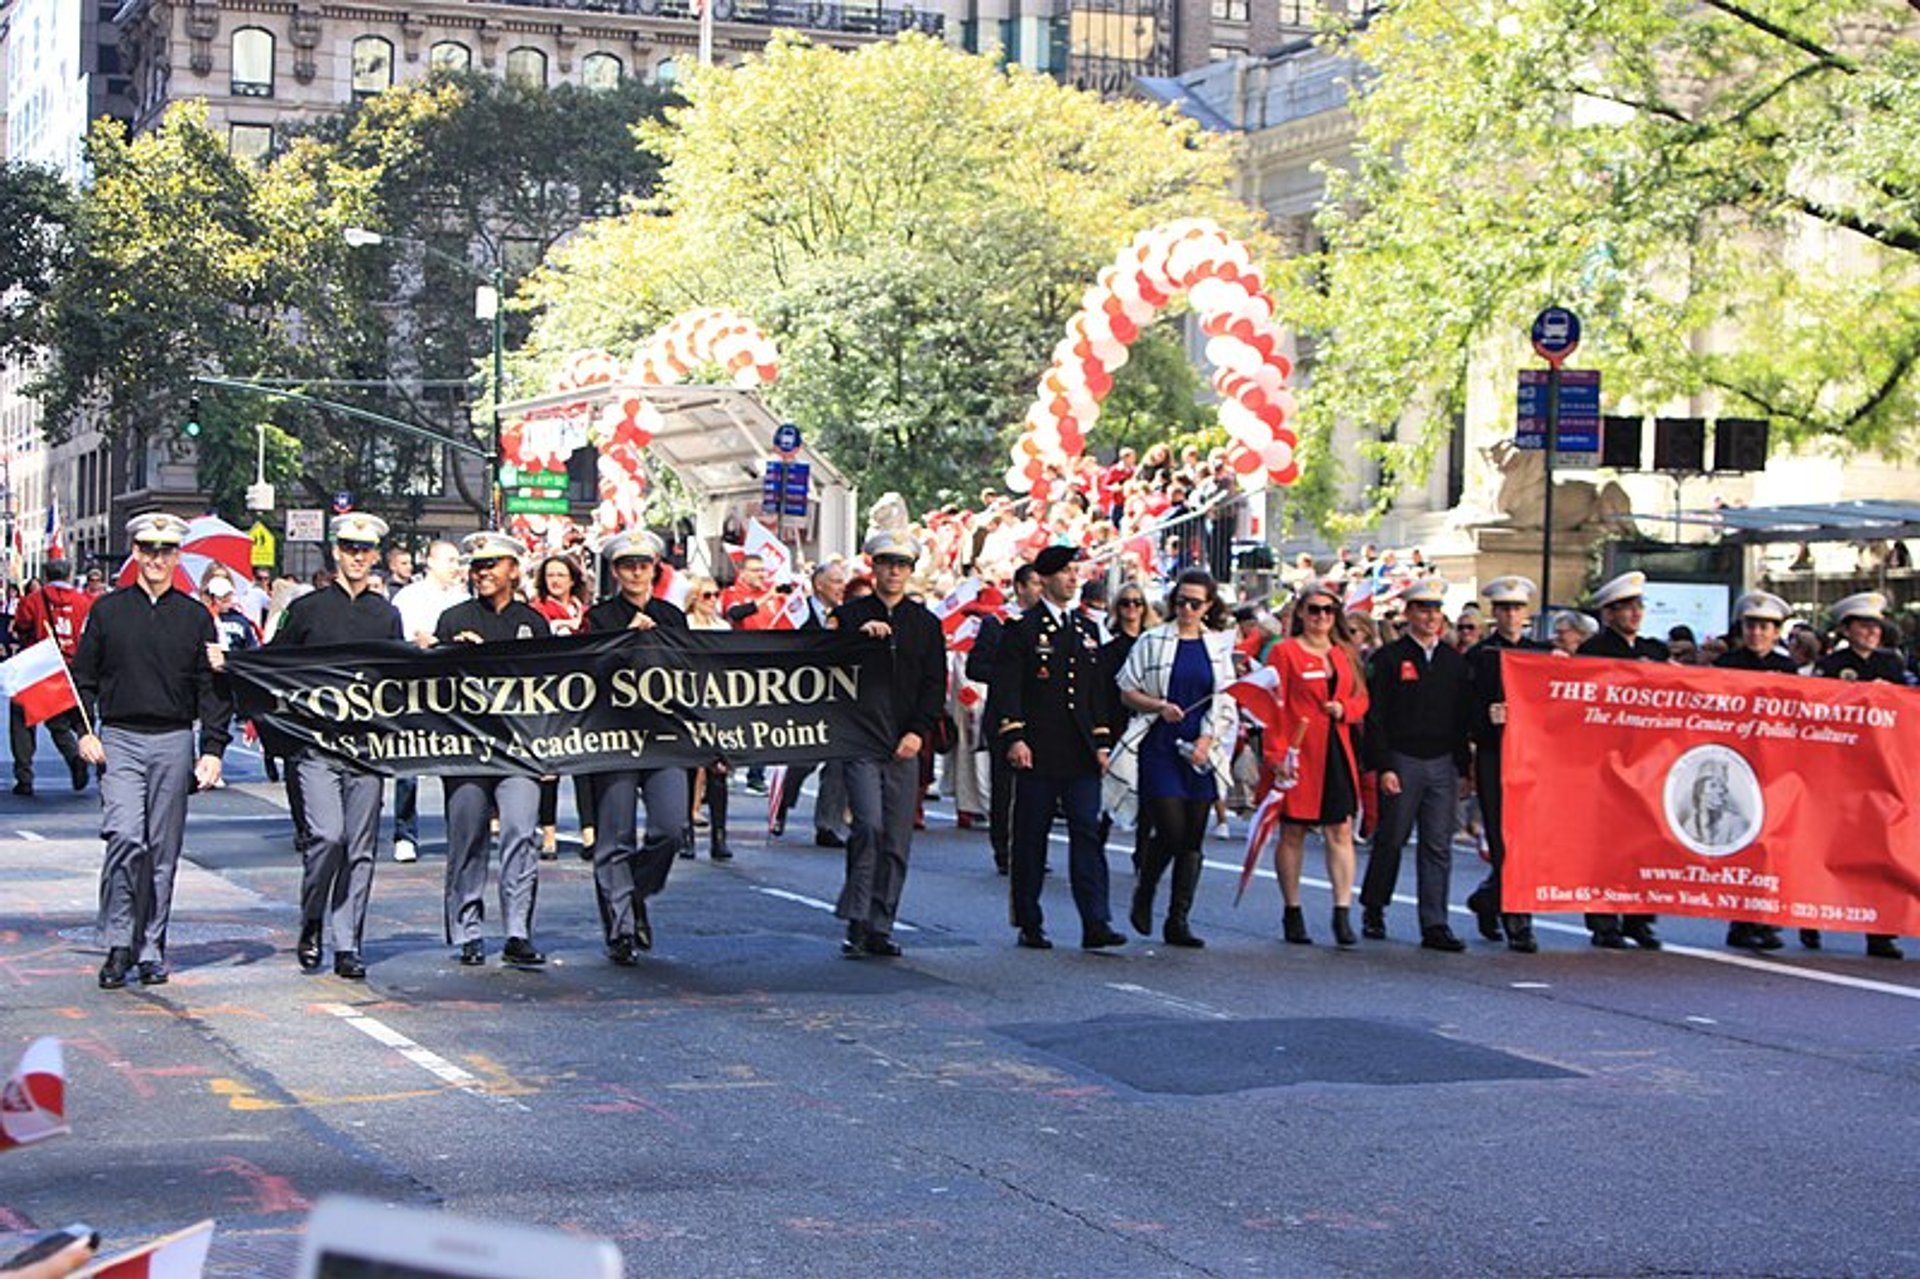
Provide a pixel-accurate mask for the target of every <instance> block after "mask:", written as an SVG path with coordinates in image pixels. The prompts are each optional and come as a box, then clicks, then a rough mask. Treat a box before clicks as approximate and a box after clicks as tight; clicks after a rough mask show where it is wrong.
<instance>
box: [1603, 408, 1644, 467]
mask: <svg viewBox="0 0 1920 1279" xmlns="http://www.w3.org/2000/svg"><path fill="white" fill-rule="evenodd" d="M1601 425H1602V426H1603V427H1604V428H1605V432H1604V434H1602V435H1601V436H1600V465H1602V466H1606V467H1611V468H1613V469H1614V470H1616V471H1637V470H1639V469H1640V457H1641V450H1640V431H1641V426H1642V423H1641V420H1640V419H1639V418H1637V417H1614V416H1611V415H1610V416H1608V417H1605V418H1602V419H1601Z"/></svg>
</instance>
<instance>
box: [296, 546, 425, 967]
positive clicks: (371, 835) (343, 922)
mask: <svg viewBox="0 0 1920 1279" xmlns="http://www.w3.org/2000/svg"><path fill="white" fill-rule="evenodd" d="M386 535H387V524H386V521H385V520H382V519H380V518H379V517H378V516H374V515H367V514H365V513H363V512H359V511H350V512H348V513H347V514H345V515H339V516H335V517H334V521H333V563H334V575H333V583H332V585H330V586H327V587H326V588H325V589H323V590H318V591H314V592H312V593H311V594H308V595H303V596H301V597H300V598H299V599H297V600H295V601H294V602H293V604H292V605H291V606H290V607H289V608H288V609H287V616H286V621H285V622H284V623H283V624H282V625H281V627H280V629H279V630H278V631H277V632H275V633H274V637H273V646H274V647H275V648H297V647H300V646H302V645H308V644H354V643H362V642H365V641H367V640H399V639H403V638H405V634H404V628H403V627H402V626H401V622H400V611H399V610H398V609H396V608H395V607H394V606H393V605H392V604H391V603H390V602H388V600H387V597H386V596H385V595H383V594H381V593H380V592H379V591H376V590H374V589H373V566H374V564H375V563H377V562H378V557H379V554H380V541H381V539H382V538H384V537H386ZM289 766H290V767H292V768H294V769H297V770H298V771H299V774H300V783H299V795H300V809H301V815H302V819H303V823H304V826H305V829H306V831H307V841H306V845H305V847H304V848H303V849H302V850H301V854H302V861H303V867H302V870H301V875H300V944H299V946H298V947H297V948H296V950H295V952H294V953H295V955H296V957H297V958H298V959H299V961H300V967H301V969H302V970H303V971H306V972H313V971H314V970H315V969H317V968H319V967H320V947H321V942H322V939H323V938H330V939H331V940H332V942H333V971H334V975H335V976H338V977H345V978H346V979H347V980H349V981H363V980H365V979H366V975H367V966H366V964H365V962H364V961H363V960H362V959H361V957H360V937H361V932H362V931H363V929H364V928H365V925H366V922H367V899H368V898H369V897H371V896H372V894H373V866H374V860H375V857H374V839H375V836H376V835H378V833H379V830H380V799H381V795H382V793H383V791H384V789H385V786H386V782H385V780H384V779H383V778H381V777H380V776H379V775H378V774H377V773H367V772H362V771H361V770H359V769H357V768H353V767H351V766H350V765H348V764H346V763H344V762H342V761H340V760H338V759H334V758H332V757H330V756H327V755H324V754H322V753H321V752H319V751H317V750H314V749H313V748H311V747H307V748H304V749H302V750H301V751H300V752H299V753H298V754H297V755H296V756H295V757H294V758H293V759H292V760H291V761H289Z"/></svg>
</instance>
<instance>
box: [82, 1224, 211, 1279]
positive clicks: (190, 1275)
mask: <svg viewBox="0 0 1920 1279" xmlns="http://www.w3.org/2000/svg"><path fill="white" fill-rule="evenodd" d="M212 1248H213V1222H212V1221H203V1222H200V1223H199V1224H198V1225H193V1226H188V1227H187V1228H186V1229H185V1230H176V1231H174V1232H173V1233H172V1234H170V1235H163V1236H161V1237H160V1238H158V1239H156V1240H154V1241H153V1242H152V1243H150V1244H147V1245H146V1246H145V1247H143V1248H136V1249H134V1250H133V1251H132V1252H129V1253H123V1254H121V1255H120V1256H118V1257H112V1258H109V1259H108V1260H106V1261H100V1262H95V1263H94V1264H93V1265H91V1266H89V1267H87V1268H86V1269H85V1270H82V1271H79V1272H78V1273H79V1274H80V1275H81V1276H83V1277H90V1279H201V1277H202V1276H203V1275H204V1274H205V1273H206V1269H207V1253H208V1252H210V1251H211V1250H212Z"/></svg>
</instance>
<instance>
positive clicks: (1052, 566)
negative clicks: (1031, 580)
mask: <svg viewBox="0 0 1920 1279" xmlns="http://www.w3.org/2000/svg"><path fill="white" fill-rule="evenodd" d="M1079 558H1080V552H1079V551H1078V550H1076V549H1074V548H1073V547H1071V546H1049V547H1048V548H1047V549H1046V550H1044V551H1041V552H1040V553H1039V554H1038V555H1036V556H1034V557H1033V570H1034V572H1036V573H1039V574H1040V575H1041V576H1043V577H1051V576H1053V575H1054V574H1055V573H1058V572H1059V571H1060V570H1061V569H1063V568H1065V567H1066V566H1067V565H1069V564H1071V563H1073V562H1074V561H1075V560H1077V559H1079Z"/></svg>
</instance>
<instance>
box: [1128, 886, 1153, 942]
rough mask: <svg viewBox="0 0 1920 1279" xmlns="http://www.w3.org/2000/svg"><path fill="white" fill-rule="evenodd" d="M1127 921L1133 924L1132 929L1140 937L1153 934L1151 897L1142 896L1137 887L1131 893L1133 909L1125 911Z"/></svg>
mask: <svg viewBox="0 0 1920 1279" xmlns="http://www.w3.org/2000/svg"><path fill="white" fill-rule="evenodd" d="M1127 922H1128V923H1129V924H1132V925H1133V931H1134V932H1136V933H1139V934H1140V935H1141V936H1142V937H1151V936H1153V898H1151V897H1143V896H1141V894H1140V890H1139V889H1135V890H1134V893H1133V909H1132V910H1129V911H1128V912H1127Z"/></svg>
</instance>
